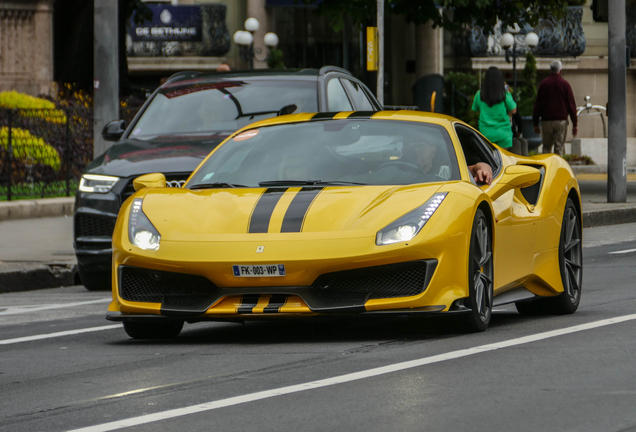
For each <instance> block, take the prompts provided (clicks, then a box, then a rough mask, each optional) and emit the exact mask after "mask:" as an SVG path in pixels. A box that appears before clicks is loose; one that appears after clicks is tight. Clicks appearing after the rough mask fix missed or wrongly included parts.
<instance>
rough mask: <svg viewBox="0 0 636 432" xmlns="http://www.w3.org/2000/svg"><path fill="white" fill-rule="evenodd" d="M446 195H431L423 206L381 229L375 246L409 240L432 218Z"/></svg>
mask: <svg viewBox="0 0 636 432" xmlns="http://www.w3.org/2000/svg"><path fill="white" fill-rule="evenodd" d="M446 195H447V192H443V193H437V194H435V195H433V196H432V197H431V199H429V200H428V201H426V202H425V203H424V204H423V205H421V206H419V207H418V208H416V209H415V210H413V211H411V212H409V213H407V214H405V215H404V216H402V217H401V218H399V219H398V220H396V221H394V222H392V223H391V224H389V225H387V226H386V227H384V228H382V229H381V230H380V231H378V234H377V235H376V237H375V244H376V245H378V246H383V245H388V244H392V243H399V242H403V241H409V240H411V239H412V238H413V237H415V236H416V235H417V233H419V232H420V231H421V230H422V227H423V226H424V225H425V224H426V222H428V220H429V219H430V218H431V216H433V213H435V210H437V208H438V207H439V206H440V204H441V203H442V201H444V198H446Z"/></svg>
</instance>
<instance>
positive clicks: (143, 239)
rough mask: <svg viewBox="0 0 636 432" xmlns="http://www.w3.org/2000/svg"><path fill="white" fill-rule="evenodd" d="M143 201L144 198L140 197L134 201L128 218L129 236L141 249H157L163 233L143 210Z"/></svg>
mask: <svg viewBox="0 0 636 432" xmlns="http://www.w3.org/2000/svg"><path fill="white" fill-rule="evenodd" d="M142 202H143V200H142V199H140V198H137V199H135V200H134V201H133V204H132V207H131V209H130V216H129V218H128V238H129V239H130V242H131V243H132V244H133V245H135V246H137V247H138V248H140V249H144V250H157V249H159V242H160V241H161V235H160V234H159V231H157V229H156V228H155V227H154V226H153V225H152V222H150V219H148V217H147V216H146V215H145V214H144V212H143V210H141V203H142Z"/></svg>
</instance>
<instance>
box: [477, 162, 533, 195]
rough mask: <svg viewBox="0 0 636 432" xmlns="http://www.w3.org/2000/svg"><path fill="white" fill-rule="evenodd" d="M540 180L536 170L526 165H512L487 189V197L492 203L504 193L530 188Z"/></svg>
mask: <svg viewBox="0 0 636 432" xmlns="http://www.w3.org/2000/svg"><path fill="white" fill-rule="evenodd" d="M540 179H541V173H540V172H539V170H538V169H536V168H533V167H531V166H527V165H512V166H509V167H508V168H506V170H505V171H504V173H503V175H502V176H501V178H500V179H499V180H498V181H497V182H496V183H495V184H493V185H492V186H491V187H490V189H488V192H487V194H488V196H490V199H492V200H493V201H494V200H496V199H497V198H499V197H500V196H502V195H503V194H505V193H506V192H508V191H510V190H513V189H519V188H525V187H528V186H532V185H533V184H535V183H537V182H538V181H539V180H540Z"/></svg>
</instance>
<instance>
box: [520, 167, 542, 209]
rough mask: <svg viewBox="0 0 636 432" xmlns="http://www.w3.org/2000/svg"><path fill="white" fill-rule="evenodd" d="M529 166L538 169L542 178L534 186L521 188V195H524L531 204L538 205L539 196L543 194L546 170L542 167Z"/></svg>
mask: <svg viewBox="0 0 636 432" xmlns="http://www.w3.org/2000/svg"><path fill="white" fill-rule="evenodd" d="M529 166H531V167H534V168H537V169H538V170H539V171H540V172H541V178H540V179H539V181H538V182H536V183H535V184H533V185H532V186H528V187H525V188H521V195H523V197H524V198H525V199H526V201H528V203H529V204H532V205H537V202H539V194H540V193H541V185H542V184H543V177H544V175H545V168H544V167H543V166H541V165H529Z"/></svg>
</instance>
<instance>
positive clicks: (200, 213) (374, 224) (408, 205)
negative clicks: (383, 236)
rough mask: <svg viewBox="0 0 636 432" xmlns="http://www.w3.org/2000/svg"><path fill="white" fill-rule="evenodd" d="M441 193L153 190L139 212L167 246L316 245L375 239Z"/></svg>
mask: <svg viewBox="0 0 636 432" xmlns="http://www.w3.org/2000/svg"><path fill="white" fill-rule="evenodd" d="M441 187H442V184H441V183H434V184H420V185H410V186H357V187H325V188H321V187H306V188H302V190H301V188H300V187H290V188H287V189H285V188H276V189H274V188H271V189H265V188H256V189H249V188H235V189H212V190H209V189H208V190H200V191H196V190H194V191H191V190H187V189H173V188H155V189H150V190H147V193H145V196H144V198H143V207H142V208H143V211H144V213H145V214H146V215H147V216H148V218H149V219H150V221H151V222H152V224H153V225H154V226H155V228H157V230H158V231H159V233H160V234H161V238H162V240H167V241H191V242H197V241H214V240H236V239H239V238H241V235H245V236H253V235H256V234H260V236H266V237H279V236H285V238H290V239H291V238H293V237H289V236H298V234H299V233H302V234H303V235H304V236H305V237H307V236H308V237H307V238H309V237H312V236H315V237H316V238H317V239H318V238H324V236H325V234H327V233H334V234H337V236H339V237H343V236H345V237H347V236H350V237H360V236H368V235H375V233H376V232H377V230H378V229H381V228H383V227H384V226H386V225H388V224H389V223H391V222H393V221H394V220H395V219H397V218H399V217H400V216H402V215H404V214H406V213H408V212H409V211H411V210H413V209H414V208H416V207H418V206H420V205H422V204H424V203H425V202H426V201H427V200H428V199H429V198H430V197H431V196H432V195H433V194H434V193H435V192H436V191H438V190H439V189H440V188H441ZM143 194H144V192H143V191H142V192H140V193H138V195H137V196H141V195H143ZM242 238H244V239H245V240H247V238H246V237H242Z"/></svg>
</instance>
